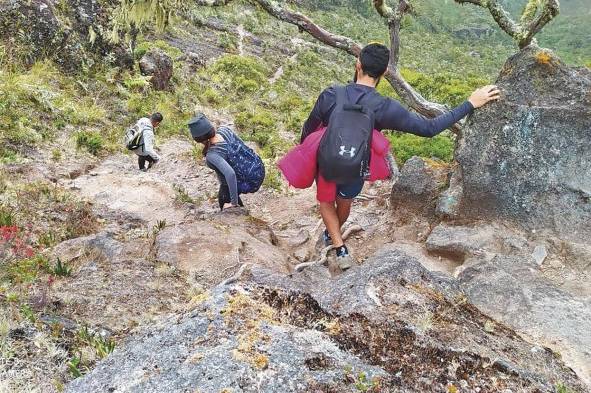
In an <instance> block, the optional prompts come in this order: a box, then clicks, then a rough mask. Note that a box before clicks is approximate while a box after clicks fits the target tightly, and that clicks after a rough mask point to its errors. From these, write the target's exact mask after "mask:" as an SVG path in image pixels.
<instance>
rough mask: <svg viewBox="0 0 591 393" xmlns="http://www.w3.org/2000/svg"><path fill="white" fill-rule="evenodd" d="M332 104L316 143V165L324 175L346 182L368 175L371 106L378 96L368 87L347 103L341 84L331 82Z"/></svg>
mask: <svg viewBox="0 0 591 393" xmlns="http://www.w3.org/2000/svg"><path fill="white" fill-rule="evenodd" d="M335 90H336V96H337V97H336V98H337V102H336V106H335V108H334V110H333V112H332V114H331V116H330V119H329V121H328V127H327V129H326V132H325V133H324V136H323V137H322V139H321V140H320V145H319V146H318V155H317V160H318V169H319V170H320V173H321V174H322V177H324V179H326V180H328V181H330V182H334V183H337V184H350V183H354V182H356V181H359V179H365V178H367V177H369V161H370V159H371V142H372V140H371V139H372V134H373V129H374V123H375V118H374V117H375V115H374V112H375V109H376V108H377V107H378V106H379V105H380V104H381V103H382V102H383V98H382V96H380V95H379V94H378V93H377V92H374V91H371V92H368V93H366V94H364V95H363V96H361V98H360V99H359V100H358V102H357V103H354V104H351V103H350V102H349V100H348V97H347V90H346V87H345V86H335Z"/></svg>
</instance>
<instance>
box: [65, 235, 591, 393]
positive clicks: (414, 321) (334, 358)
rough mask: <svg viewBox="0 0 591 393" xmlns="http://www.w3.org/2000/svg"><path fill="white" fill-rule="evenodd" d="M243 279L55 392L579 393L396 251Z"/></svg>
mask: <svg viewBox="0 0 591 393" xmlns="http://www.w3.org/2000/svg"><path fill="white" fill-rule="evenodd" d="M250 273H251V274H250V275H249V276H248V278H247V279H246V280H245V281H244V282H240V283H237V284H235V285H233V286H229V287H223V286H218V287H216V288H214V289H213V290H212V291H211V292H210V295H209V296H208V297H204V299H203V303H202V304H201V305H200V306H199V307H197V308H196V309H195V310H193V311H192V312H190V313H188V314H186V315H183V316H176V317H174V318H171V319H168V320H164V321H162V322H161V323H160V324H158V325H157V326H151V327H147V328H145V329H143V330H141V331H139V332H137V333H136V335H135V336H133V337H131V338H130V339H128V341H127V342H126V343H124V344H123V345H121V346H119V347H117V348H116V349H115V351H114V353H113V354H111V355H110V356H109V357H108V358H106V359H105V360H104V361H103V362H102V363H100V364H99V365H98V367H97V368H95V369H94V370H93V371H92V372H90V373H89V374H87V375H86V376H84V377H82V378H79V379H77V380H75V381H73V382H72V383H71V384H70V385H69V386H68V387H67V388H66V391H67V392H76V393H81V392H184V391H192V392H194V391H199V392H223V391H227V392H230V391H231V392H282V393H284V392H358V391H375V392H427V391H429V392H432V391H437V392H445V391H470V392H479V391H482V392H485V391H486V392H492V391H498V392H501V391H505V392H508V391H514V392H515V391H520V392H521V391H523V392H554V391H555V384H556V383H558V382H560V383H562V384H564V385H565V386H568V387H569V389H571V391H573V392H585V391H586V390H585V387H584V385H582V383H581V381H580V380H579V379H578V378H577V376H576V375H575V373H574V372H573V371H572V370H570V369H569V368H568V367H566V366H565V365H564V364H563V363H562V361H561V360H560V359H559V358H558V357H557V356H555V355H554V354H553V353H552V352H551V351H548V350H546V349H545V348H543V347H540V346H537V345H535V344H531V343H529V342H527V341H525V340H523V339H522V338H521V337H520V336H519V335H517V334H515V332H514V331H512V330H511V329H508V328H506V327H505V326H503V325H500V324H497V323H495V322H494V321H493V320H492V319H490V318H489V317H487V316H486V315H484V314H482V313H481V312H479V311H478V310H477V309H476V308H475V307H473V306H472V305H470V304H469V303H466V301H465V296H464V295H463V293H462V292H461V290H460V289H459V287H458V284H457V282H456V281H455V280H453V279H451V278H449V277H446V276H443V275H441V274H437V273H431V272H429V271H428V270H426V269H425V268H423V267H422V266H421V264H420V263H419V261H418V260H417V259H416V258H414V257H411V256H409V255H408V254H406V253H405V252H403V251H401V250H400V249H399V248H397V247H396V246H391V247H388V248H386V249H384V250H382V251H381V252H379V253H378V254H376V255H375V256H374V257H372V258H370V260H368V262H367V263H366V264H365V265H364V266H363V268H353V269H351V270H350V271H347V272H345V273H344V274H342V275H340V276H338V277H337V278H336V279H331V278H330V277H326V275H323V274H319V272H318V271H315V270H312V269H310V270H307V271H304V272H303V273H300V274H297V275H294V276H293V277H289V276H285V275H280V274H277V273H273V272H271V271H269V270H266V269H264V268H260V267H253V269H252V271H251V272H250Z"/></svg>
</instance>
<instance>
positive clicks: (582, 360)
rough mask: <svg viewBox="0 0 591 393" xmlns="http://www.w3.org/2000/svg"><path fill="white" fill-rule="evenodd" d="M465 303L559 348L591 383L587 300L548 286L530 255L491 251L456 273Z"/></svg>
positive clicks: (590, 310)
mask: <svg viewBox="0 0 591 393" xmlns="http://www.w3.org/2000/svg"><path fill="white" fill-rule="evenodd" d="M460 283H461V286H462V289H463V290H464V291H465V292H466V294H467V296H468V298H469V299H470V302H472V303H473V304H474V305H476V306H477V307H479V308H480V309H482V310H484V311H485V312H487V313H489V314H490V315H491V316H492V317H493V318H496V319H498V320H499V321H502V322H504V323H506V324H508V325H509V326H512V327H513V328H515V329H517V330H518V331H520V332H524V333H526V334H527V335H528V336H529V337H532V338H534V339H535V340H536V341H538V342H541V343H542V344H543V345H547V346H549V347H550V348H552V349H554V350H555V351H557V352H559V353H560V354H561V356H562V358H563V359H565V361H566V362H567V363H568V364H569V365H570V366H571V367H573V368H575V370H576V371H577V372H578V373H579V375H580V376H581V377H583V378H584V379H585V380H586V381H587V383H590V384H591V334H589V332H591V303H590V302H589V300H588V299H587V300H585V299H581V298H577V297H575V296H573V295H571V294H569V293H568V292H566V291H563V290H561V289H559V288H557V287H556V286H554V285H553V284H552V283H551V282H550V281H548V280H547V279H546V278H544V277H543V275H542V274H541V272H540V271H539V268H538V267H537V266H536V265H535V263H534V261H533V260H531V259H523V258H520V257H512V256H496V257H495V258H494V259H493V260H492V261H491V262H483V263H480V264H477V265H474V266H471V267H469V268H467V269H466V270H464V272H463V273H462V274H461V275H460Z"/></svg>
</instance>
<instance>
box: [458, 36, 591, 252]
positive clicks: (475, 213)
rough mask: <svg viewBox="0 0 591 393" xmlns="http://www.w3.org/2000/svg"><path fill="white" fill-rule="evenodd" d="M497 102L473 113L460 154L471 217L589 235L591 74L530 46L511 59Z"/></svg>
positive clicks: (575, 236) (574, 236)
mask: <svg viewBox="0 0 591 393" xmlns="http://www.w3.org/2000/svg"><path fill="white" fill-rule="evenodd" d="M496 83H497V85H498V86H499V87H500V88H501V90H502V92H503V93H502V98H501V100H500V101H499V102H497V103H494V104H491V105H487V106H486V107H484V108H482V109H480V110H478V111H476V112H475V113H474V115H473V116H472V117H471V118H470V119H469V121H468V123H467V127H465V129H464V133H463V137H462V138H461V139H460V140H459V143H458V148H457V149H456V159H457V161H458V163H459V165H460V168H461V171H462V177H463V180H462V182H463V184H462V186H463V197H462V201H461V209H460V211H461V213H462V216H463V217H466V218H477V219H485V220H486V219H491V220H498V219H507V220H511V221H514V222H516V223H519V224H520V225H522V226H524V227H525V228H527V229H538V230H539V229H542V228H543V229H546V230H549V231H553V232H554V233H555V234H556V235H558V236H563V237H564V238H568V239H571V240H574V241H577V240H579V241H583V240H584V239H587V240H588V239H589V238H590V237H591V225H589V222H591V145H590V144H589V138H590V137H591V71H590V70H589V69H587V68H582V69H575V68H569V67H567V66H566V65H564V63H562V62H561V61H560V59H558V58H557V57H556V56H555V55H554V54H552V53H551V52H549V51H546V50H542V49H539V48H537V47H533V46H532V47H528V48H526V49H524V50H522V51H521V52H520V53H518V54H517V55H515V56H513V57H512V58H510V59H509V60H508V61H507V63H506V64H505V66H504V68H503V69H502V71H501V74H500V76H499V78H498V80H497V82H496Z"/></svg>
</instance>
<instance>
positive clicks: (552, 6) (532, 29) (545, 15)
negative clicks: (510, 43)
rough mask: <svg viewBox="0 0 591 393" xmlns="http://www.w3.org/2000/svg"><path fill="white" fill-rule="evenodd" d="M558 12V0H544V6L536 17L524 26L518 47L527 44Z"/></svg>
mask: <svg viewBox="0 0 591 393" xmlns="http://www.w3.org/2000/svg"><path fill="white" fill-rule="evenodd" d="M559 13H560V4H559V3H558V0H546V2H545V3H544V8H543V9H542V11H541V12H540V14H539V15H538V17H537V18H535V19H534V20H533V21H531V22H530V23H529V24H528V25H527V28H526V32H527V33H526V34H525V35H524V36H523V37H522V39H521V42H520V43H519V47H520V48H523V47H526V46H527V45H529V44H530V43H531V42H532V40H533V38H534V36H535V35H536V34H537V33H538V32H539V31H540V30H542V28H543V27H544V26H546V25H547V24H548V23H550V21H551V20H552V19H554V18H555V17H556V16H558V14H559Z"/></svg>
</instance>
